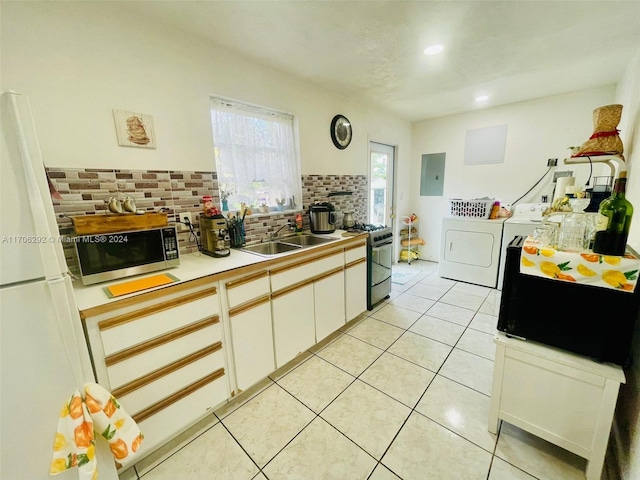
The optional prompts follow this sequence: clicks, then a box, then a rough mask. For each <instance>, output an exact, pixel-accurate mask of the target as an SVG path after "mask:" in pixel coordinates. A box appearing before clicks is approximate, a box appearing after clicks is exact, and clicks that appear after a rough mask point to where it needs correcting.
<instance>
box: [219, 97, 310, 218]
mask: <svg viewBox="0 0 640 480" xmlns="http://www.w3.org/2000/svg"><path fill="white" fill-rule="evenodd" d="M211 122H212V125H213V144H214V148H215V156H216V170H217V173H218V182H219V184H220V187H221V189H226V190H227V191H229V190H231V191H233V192H234V193H233V194H232V195H231V196H230V197H229V206H230V208H232V209H234V208H238V207H239V205H240V202H245V203H247V204H249V205H254V206H259V205H261V204H263V203H265V204H267V205H269V206H275V205H276V199H285V200H286V201H285V203H286V204H287V205H288V204H289V199H290V198H294V199H295V202H296V203H297V204H299V205H301V203H302V202H301V200H302V186H301V176H300V162H299V159H298V156H297V155H296V148H295V141H294V135H293V115H290V114H286V113H281V112H276V111H269V110H266V109H263V108H260V107H254V106H251V105H246V104H242V103H239V102H236V101H230V100H227V99H222V98H212V106H211Z"/></svg>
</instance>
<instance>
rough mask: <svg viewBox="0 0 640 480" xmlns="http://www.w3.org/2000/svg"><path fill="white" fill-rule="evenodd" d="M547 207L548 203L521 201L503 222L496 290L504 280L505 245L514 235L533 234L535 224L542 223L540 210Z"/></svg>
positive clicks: (500, 287) (499, 288)
mask: <svg viewBox="0 0 640 480" xmlns="http://www.w3.org/2000/svg"><path fill="white" fill-rule="evenodd" d="M547 208H549V204H548V203H521V204H519V205H516V207H515V209H514V210H513V212H511V217H509V218H508V219H507V220H505V222H504V228H503V230H502V248H501V252H500V270H499V274H498V290H502V282H503V281H504V265H505V259H506V256H507V246H508V245H509V242H511V240H513V237H515V236H516V235H524V236H527V235H533V231H534V230H535V228H536V226H538V225H540V224H541V223H542V212H544V211H545V210H546V209H547Z"/></svg>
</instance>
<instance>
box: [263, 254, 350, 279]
mask: <svg viewBox="0 0 640 480" xmlns="http://www.w3.org/2000/svg"><path fill="white" fill-rule="evenodd" d="M334 255H336V252H335V251H331V252H327V253H324V254H322V255H318V256H317V257H313V258H308V259H305V260H302V261H300V262H297V263H292V264H290V265H285V266H283V267H277V268H274V269H272V270H271V275H276V274H278V273H282V272H286V271H288V270H292V269H294V268H298V267H301V266H302V265H308V264H309V263H313V262H316V261H318V260H322V259H323V258H328V257H333V256H334ZM338 255H339V253H338Z"/></svg>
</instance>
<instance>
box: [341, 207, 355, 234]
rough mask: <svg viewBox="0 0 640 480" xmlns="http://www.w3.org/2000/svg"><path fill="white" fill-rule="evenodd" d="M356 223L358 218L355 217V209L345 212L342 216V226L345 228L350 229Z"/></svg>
mask: <svg viewBox="0 0 640 480" xmlns="http://www.w3.org/2000/svg"><path fill="white" fill-rule="evenodd" d="M355 224H356V219H355V218H354V217H353V211H351V210H350V211H348V212H344V215H343V216H342V228H343V229H345V230H349V229H350V228H353V226H354V225H355Z"/></svg>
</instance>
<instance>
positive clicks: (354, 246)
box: [344, 241, 367, 252]
mask: <svg viewBox="0 0 640 480" xmlns="http://www.w3.org/2000/svg"><path fill="white" fill-rule="evenodd" d="M366 244H367V242H366V241H364V242H362V243H358V244H356V245H351V246H349V247H345V249H344V251H345V252H346V251H348V250H355V249H357V248H362V247H364V246H365V245H366Z"/></svg>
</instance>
